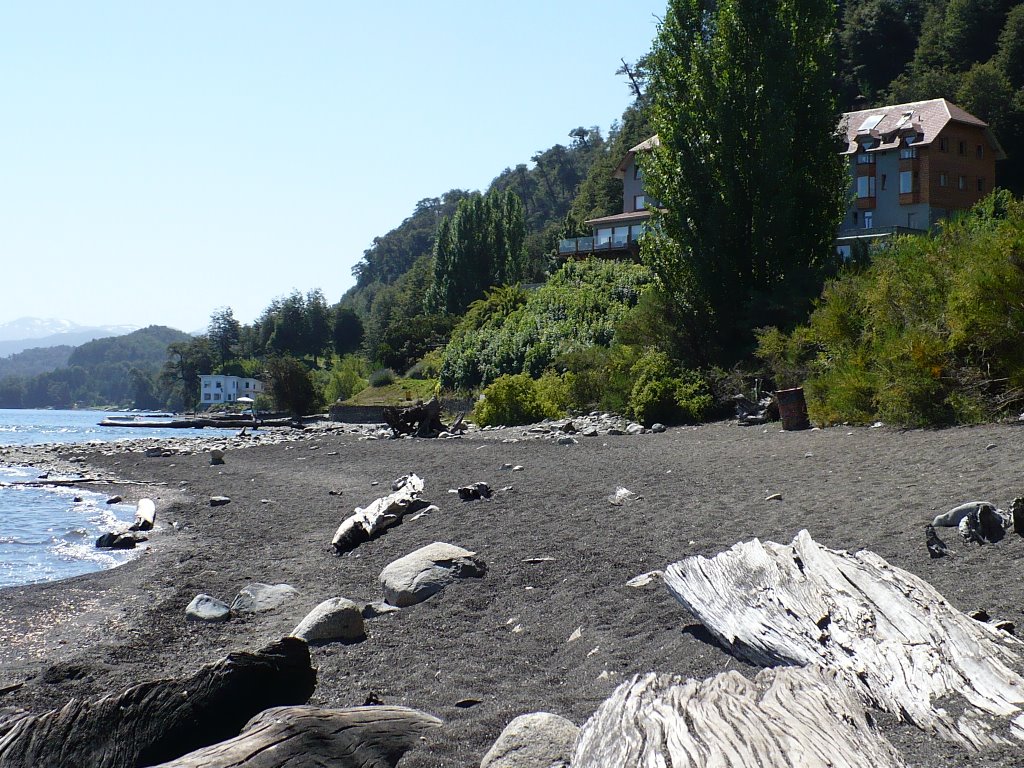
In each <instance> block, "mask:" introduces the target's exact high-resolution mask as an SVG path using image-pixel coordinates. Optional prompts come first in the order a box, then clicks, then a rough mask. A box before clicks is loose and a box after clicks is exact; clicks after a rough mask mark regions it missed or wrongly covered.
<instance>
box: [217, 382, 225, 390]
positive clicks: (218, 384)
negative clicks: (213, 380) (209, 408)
mask: <svg viewBox="0 0 1024 768" xmlns="http://www.w3.org/2000/svg"><path fill="white" fill-rule="evenodd" d="M222 386H224V385H223V384H221V383H220V382H219V381H218V382H217V389H220V388H221V387H222Z"/></svg>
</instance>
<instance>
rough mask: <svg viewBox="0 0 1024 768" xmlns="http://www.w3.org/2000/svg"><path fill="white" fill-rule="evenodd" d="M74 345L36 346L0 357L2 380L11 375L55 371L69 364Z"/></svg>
mask: <svg viewBox="0 0 1024 768" xmlns="http://www.w3.org/2000/svg"><path fill="white" fill-rule="evenodd" d="M73 350H74V347H72V346H68V345H66V344H62V345H61V346H59V347H34V348H32V349H26V350H24V351H23V352H18V353H17V354H14V355H9V356H7V357H3V358H0V381H2V380H3V379H6V378H9V377H11V376H21V377H23V378H25V377H31V376H37V375H39V374H40V373H46V372H47V371H53V370H56V369H57V368H62V367H64V366H65V365H67V364H68V358H69V357H71V352H72V351H73Z"/></svg>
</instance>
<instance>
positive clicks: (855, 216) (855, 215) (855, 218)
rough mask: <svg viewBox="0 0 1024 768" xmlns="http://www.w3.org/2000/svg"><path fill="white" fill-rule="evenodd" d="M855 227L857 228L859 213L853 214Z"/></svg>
mask: <svg viewBox="0 0 1024 768" xmlns="http://www.w3.org/2000/svg"><path fill="white" fill-rule="evenodd" d="M853 226H857V212H856V211H854V212H853Z"/></svg>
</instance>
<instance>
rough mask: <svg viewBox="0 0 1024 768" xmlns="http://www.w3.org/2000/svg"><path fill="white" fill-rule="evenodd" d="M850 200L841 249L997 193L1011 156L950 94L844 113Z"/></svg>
mask: <svg viewBox="0 0 1024 768" xmlns="http://www.w3.org/2000/svg"><path fill="white" fill-rule="evenodd" d="M841 130H842V132H843V133H845V139H846V142H845V143H846V146H845V148H844V150H843V151H842V154H843V155H844V156H846V157H847V158H849V163H850V180H851V181H850V184H851V187H850V191H851V203H850V205H849V207H848V209H847V211H846V215H845V217H844V218H843V222H842V224H841V225H840V226H839V233H838V236H837V238H836V246H837V248H838V249H839V251H840V253H842V254H843V255H844V257H847V258H848V257H849V256H850V255H851V253H852V251H853V248H854V247H856V244H857V243H858V242H863V243H867V242H876V241H878V240H879V239H882V238H886V237H891V236H892V235H895V234H901V233H922V232H926V231H928V230H929V229H931V228H932V227H933V226H934V225H935V224H936V222H938V221H939V220H941V219H944V218H946V217H948V216H949V215H950V214H952V213H955V212H956V211H962V210H966V209H968V208H970V207H971V206H973V205H974V204H975V203H977V202H978V201H979V200H981V198H983V197H985V195H987V194H988V193H989V192H991V191H992V189H993V187H994V186H995V180H996V161H997V160H1002V159H1004V158H1005V157H1006V153H1005V152H1004V151H1003V148H1002V147H1001V146H1000V145H999V141H998V140H997V139H996V137H995V136H994V135H993V133H992V131H991V129H990V128H989V127H988V124H987V123H985V122H984V121H982V120H979V119H978V118H976V117H975V116H974V115H971V114H969V113H968V112H965V111H964V110H962V109H960V107H958V106H956V105H955V104H952V103H950V102H949V101H946V100H945V99H930V100H928V101H914V102H910V103H907V104H894V105H892V106H886V107H876V108H874V109H863V110H859V111H857V112H847V113H846V114H844V115H843V122H842V125H841Z"/></svg>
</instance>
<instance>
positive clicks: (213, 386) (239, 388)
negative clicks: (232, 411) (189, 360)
mask: <svg viewBox="0 0 1024 768" xmlns="http://www.w3.org/2000/svg"><path fill="white" fill-rule="evenodd" d="M262 392H263V382H262V381H259V380H258V379H245V378H242V377H241V376H226V375H224V374H221V373H218V374H211V373H205V374H200V376H199V393H200V394H199V403H200V405H201V406H210V405H216V404H218V403H233V402H235V401H236V400H238V398H240V397H251V398H253V399H255V398H256V395H258V394H260V393H262Z"/></svg>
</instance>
